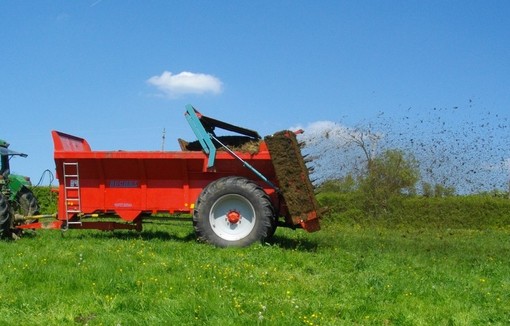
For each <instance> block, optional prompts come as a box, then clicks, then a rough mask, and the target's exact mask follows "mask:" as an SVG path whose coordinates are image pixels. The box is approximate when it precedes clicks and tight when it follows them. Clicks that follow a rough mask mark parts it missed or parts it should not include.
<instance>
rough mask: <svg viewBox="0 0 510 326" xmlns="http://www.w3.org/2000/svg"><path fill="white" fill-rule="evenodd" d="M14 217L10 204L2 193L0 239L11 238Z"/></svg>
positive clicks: (0, 195) (0, 198) (0, 202)
mask: <svg viewBox="0 0 510 326" xmlns="http://www.w3.org/2000/svg"><path fill="white" fill-rule="evenodd" d="M11 222H12V215H11V212H10V210H9V203H8V202H7V199H6V198H5V197H4V195H3V194H1V193H0V238H9V237H10V235H11Z"/></svg>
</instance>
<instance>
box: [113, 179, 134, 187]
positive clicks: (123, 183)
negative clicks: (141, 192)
mask: <svg viewBox="0 0 510 326" xmlns="http://www.w3.org/2000/svg"><path fill="white" fill-rule="evenodd" d="M108 185H109V186H110V188H138V180H110V182H109V183H108Z"/></svg>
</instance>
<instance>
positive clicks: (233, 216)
mask: <svg viewBox="0 0 510 326" xmlns="http://www.w3.org/2000/svg"><path fill="white" fill-rule="evenodd" d="M227 220H228V222H229V223H230V224H236V223H238V222H239V221H240V220H241V214H239V212H237V211H235V210H231V211H229V212H228V213H227Z"/></svg>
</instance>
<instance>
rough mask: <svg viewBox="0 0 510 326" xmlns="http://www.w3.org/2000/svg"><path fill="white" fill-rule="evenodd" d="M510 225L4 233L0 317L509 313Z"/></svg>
mask: <svg viewBox="0 0 510 326" xmlns="http://www.w3.org/2000/svg"><path fill="white" fill-rule="evenodd" d="M509 236H510V230H509V229H508V228H493V229H487V230H472V229H445V230H440V229H437V228H434V229H426V228H410V227H405V228H399V229H392V228H389V227H385V226H383V225H372V226H367V225H364V226H361V225H359V224H352V223H350V224H345V223H338V222H336V223H335V222H333V221H332V220H326V221H324V223H323V230H322V231H320V232H317V233H313V234H307V233H305V232H304V231H291V230H286V229H278V230H277V232H276V235H275V238H274V240H273V241H272V242H271V243H270V244H267V245H254V246H251V247H249V248H242V249H230V248H229V249H218V248H214V247H212V246H209V245H206V244H201V243H197V242H196V241H195V240H194V234H193V228H192V226H191V223H189V222H182V221H180V222H177V221H172V222H167V223H163V224H148V225H146V226H145V229H144V231H143V232H142V233H136V232H127V231H126V232H124V231H122V232H115V233H109V232H99V231H78V230H71V231H68V232H67V233H65V234H64V235H63V236H62V235H61V232H60V231H50V230H47V231H45V230H42V231H38V232H37V233H36V234H35V235H32V236H27V237H24V238H23V239H21V240H19V241H16V242H12V241H11V242H0V250H1V255H0V268H1V271H2V275H1V277H0V289H1V290H0V324H1V325H85V324H88V325H476V324H479V325H487V324H495V325H504V324H509V323H510V255H509V254H508V253H509V252H510V241H509Z"/></svg>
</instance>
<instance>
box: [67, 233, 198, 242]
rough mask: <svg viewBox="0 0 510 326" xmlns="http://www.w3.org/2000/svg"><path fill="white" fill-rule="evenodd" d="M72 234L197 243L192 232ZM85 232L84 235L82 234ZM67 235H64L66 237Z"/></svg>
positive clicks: (119, 238)
mask: <svg viewBox="0 0 510 326" xmlns="http://www.w3.org/2000/svg"><path fill="white" fill-rule="evenodd" d="M70 232H73V233H74V232H80V233H81V234H79V235H76V236H73V237H75V238H79V239H84V238H95V239H111V238H114V239H118V240H133V239H139V240H144V241H149V240H161V241H177V242H193V241H195V239H196V237H195V233H194V232H190V233H188V234H175V233H171V232H168V231H154V230H144V231H141V232H137V231H92V232H83V231H81V230H73V231H70ZM82 232H83V233H82ZM65 236H66V235H65V234H64V237H65Z"/></svg>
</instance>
